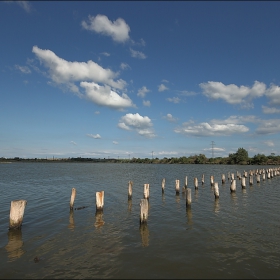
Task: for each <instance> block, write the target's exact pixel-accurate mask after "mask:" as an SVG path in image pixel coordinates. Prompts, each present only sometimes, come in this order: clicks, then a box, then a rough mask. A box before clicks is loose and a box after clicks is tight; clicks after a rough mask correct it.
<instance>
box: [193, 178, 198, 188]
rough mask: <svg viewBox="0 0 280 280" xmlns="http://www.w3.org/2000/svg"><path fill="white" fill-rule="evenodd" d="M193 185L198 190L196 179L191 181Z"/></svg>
mask: <svg viewBox="0 0 280 280" xmlns="http://www.w3.org/2000/svg"><path fill="white" fill-rule="evenodd" d="M193 183H194V187H195V189H198V179H197V177H195V178H194V179H193Z"/></svg>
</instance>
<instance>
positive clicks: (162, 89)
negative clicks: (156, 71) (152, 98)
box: [158, 84, 168, 92]
mask: <svg viewBox="0 0 280 280" xmlns="http://www.w3.org/2000/svg"><path fill="white" fill-rule="evenodd" d="M165 90H168V87H167V86H166V85H164V84H160V85H159V86H158V91H159V92H161V91H165Z"/></svg>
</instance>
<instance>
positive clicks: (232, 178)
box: [231, 173, 234, 181]
mask: <svg viewBox="0 0 280 280" xmlns="http://www.w3.org/2000/svg"><path fill="white" fill-rule="evenodd" d="M233 180H234V173H231V181H233Z"/></svg>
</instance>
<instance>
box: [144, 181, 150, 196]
mask: <svg viewBox="0 0 280 280" xmlns="http://www.w3.org/2000/svg"><path fill="white" fill-rule="evenodd" d="M149 197H150V184H144V198H146V199H149Z"/></svg>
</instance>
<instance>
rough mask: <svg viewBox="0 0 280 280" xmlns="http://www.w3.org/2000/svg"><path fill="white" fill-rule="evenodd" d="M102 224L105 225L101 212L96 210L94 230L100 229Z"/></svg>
mask: <svg viewBox="0 0 280 280" xmlns="http://www.w3.org/2000/svg"><path fill="white" fill-rule="evenodd" d="M104 224H105V222H104V221H103V211H102V210H96V212H95V223H94V226H95V227H96V228H101V227H102V226H103V225H104Z"/></svg>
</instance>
